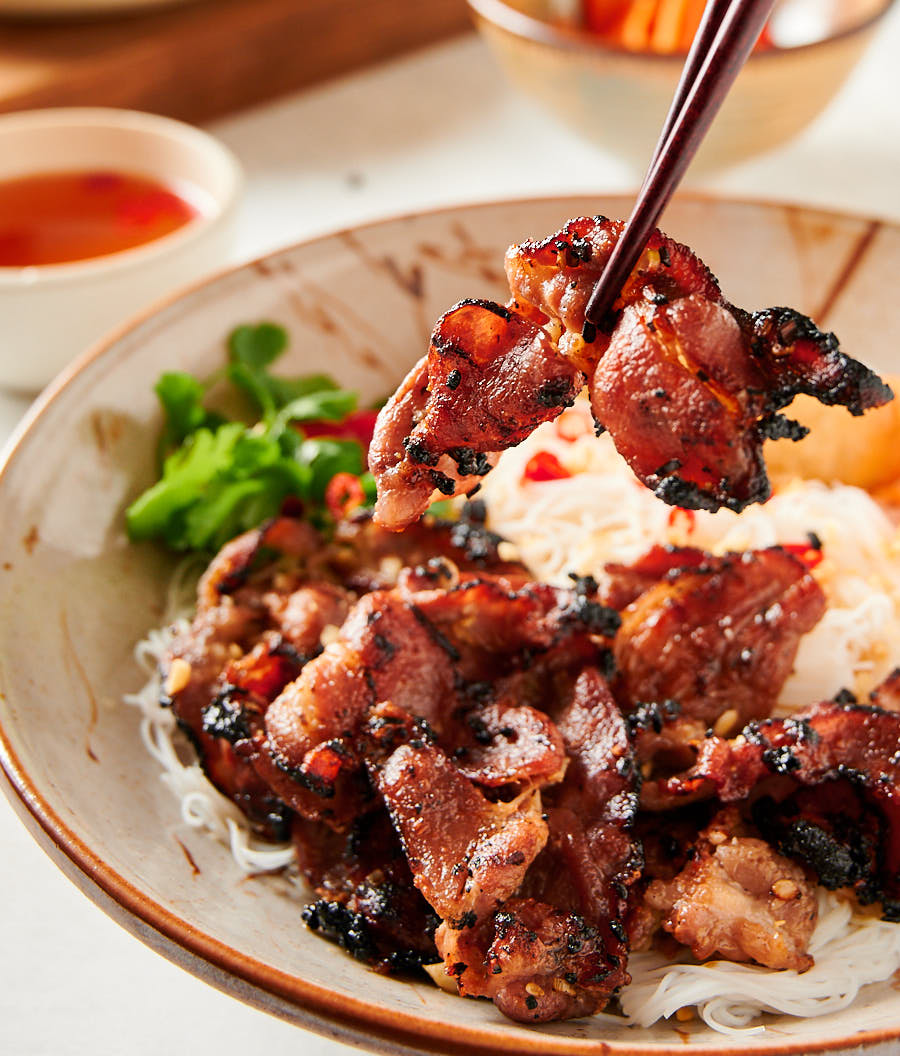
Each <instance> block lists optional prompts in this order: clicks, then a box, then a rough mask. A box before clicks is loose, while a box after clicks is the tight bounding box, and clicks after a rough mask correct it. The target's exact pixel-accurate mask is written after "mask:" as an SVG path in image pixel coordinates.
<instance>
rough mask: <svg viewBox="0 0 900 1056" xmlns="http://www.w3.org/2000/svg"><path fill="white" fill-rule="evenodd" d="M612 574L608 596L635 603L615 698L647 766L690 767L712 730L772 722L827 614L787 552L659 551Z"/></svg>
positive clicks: (628, 610)
mask: <svg viewBox="0 0 900 1056" xmlns="http://www.w3.org/2000/svg"><path fill="white" fill-rule="evenodd" d="M608 571H609V572H611V585H610V587H609V588H608V591H607V593H608V594H609V595H612V596H615V598H616V600H619V601H623V600H626V599H627V598H628V597H632V596H634V595H635V594H636V596H635V597H634V600H633V601H631V602H630V603H629V604H627V605H626V606H625V608H624V609H623V610H622V614H621V615H622V626H621V630H620V632H619V634H618V636H617V637H616V641H615V644H614V655H615V660H616V671H617V674H616V678H615V681H614V683H613V689H614V691H615V693H616V696H617V699H618V700H619V702H620V704H621V705H622V707H623V710H625V711H626V713H627V714H628V716H629V724H630V726H631V729H632V732H633V733H634V735H635V736H636V738H637V751H638V756H639V758H640V759H641V760H642V761H647V760H650V759H656V758H659V759H660V761H662V762H664V763H666V764H667V765H676V764H680V765H681V766H682V768H683V767H684V766H689V765H690V762H691V759H692V758H693V749H692V748H691V747H690V746H691V744H692V743H693V742H694V741H696V740H698V739H702V738H703V737H704V735H705V733H706V730H707V729H708V728H710V727H712V728H715V729H719V730H720V732H724V733H730V732H733V731H734V730H737V729H739V728H740V727H741V726H742V725H743V724H744V723H746V722H747V720H748V719H751V718H765V717H768V715H769V714H771V711H772V707H773V706H774V704H775V702H776V700H777V699H778V694H779V693H780V692H781V687H782V685H783V684H784V682H785V680H786V678H787V677H788V675H789V674H790V672H791V668H792V667H793V663H794V657H795V656H796V653H797V646H798V644H799V641H800V637H801V635H803V634H805V633H806V632H807V631H809V630H811V629H812V628H813V627H814V626H815V625H816V623H817V622H818V621H819V619H820V618H821V616H822V614H823V613H824V611H825V597H824V595H823V593H822V590H821V588H820V587H819V585H818V584H817V583H816V581H815V579H813V577H812V576H811V575H810V574H809V572H808V570H807V568H806V566H805V565H804V564H803V562H802V561H801V560H800V559H799V558H798V557H795V556H794V555H793V554H791V553H790V552H788V551H787V550H784V549H782V548H780V547H770V548H769V549H767V550H748V551H746V552H745V553H742V554H726V555H725V556H724V557H714V556H713V555H711V554H705V553H704V552H703V551H700V550H690V549H685V548H674V549H672V548H664V547H655V548H654V549H653V550H651V551H650V552H649V553H648V554H647V555H646V556H645V557H643V558H641V559H640V560H639V561H638V562H636V564H635V565H634V566H631V567H630V568H624V567H623V566H612V567H611V569H608ZM654 579H655V582H654ZM638 591H640V592H639V593H637V592H638Z"/></svg>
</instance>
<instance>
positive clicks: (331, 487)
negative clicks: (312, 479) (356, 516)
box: [325, 473, 366, 521]
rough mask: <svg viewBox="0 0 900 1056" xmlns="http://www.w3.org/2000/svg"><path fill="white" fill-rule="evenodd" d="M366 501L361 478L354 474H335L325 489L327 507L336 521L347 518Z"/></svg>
mask: <svg viewBox="0 0 900 1056" xmlns="http://www.w3.org/2000/svg"><path fill="white" fill-rule="evenodd" d="M365 501H366V493H365V492H364V491H363V486H362V484H360V482H359V477H354V476H353V474H352V473H335V475H334V476H333V477H332V478H331V480H329V482H328V487H327V488H326V489H325V505H326V506H327V507H328V510H329V512H330V513H331V516H332V517H334V519H335V520H336V521H339V520H340V519H341V518H342V517H347V516H348V515H349V514H351V513H352V512H353V511H354V510H355V509H356V508H357V506H362V504H363V503H364V502H365Z"/></svg>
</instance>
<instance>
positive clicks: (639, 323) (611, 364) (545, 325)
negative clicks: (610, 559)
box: [369, 217, 893, 530]
mask: <svg viewBox="0 0 900 1056" xmlns="http://www.w3.org/2000/svg"><path fill="white" fill-rule="evenodd" d="M623 227H624V225H623V224H622V223H621V222H617V221H611V220H607V219H606V218H604V217H581V218H579V219H575V220H570V221H569V223H567V224H566V225H565V227H563V228H562V230H560V231H559V232H557V233H556V234H555V235H552V236H550V237H549V238H545V239H543V240H542V241H526V242H523V243H522V244H521V245H514V246H511V247H510V249H509V250H508V252H507V254H506V272H507V276H508V279H509V284H510V290H511V292H512V299H511V300H510V301H509V303H508V304H507V305H506V306H505V307H504V306H502V305H499V304H495V303H494V302H492V301H482V300H465V301H461V302H460V303H459V304H457V305H455V306H454V307H453V308H451V309H450V310H449V311H448V312H446V313H445V314H444V315H443V316H441V318H440V319H439V320H438V322H437V325H436V326H435V329H434V333H433V335H432V338H431V347H430V348H429V351H428V354H427V355H426V356H425V357H423V358H422V359H421V360H420V361H419V362H418V363H417V364H416V365H415V366H414V367H413V369H412V370H411V371H410V373H409V374H408V375H407V377H406V379H405V380H404V381H403V383H402V384H401V386H400V387H399V389H398V390H397V392H396V393H395V394H394V396H393V397H392V398H391V399H390V400H389V401H388V403H387V404H386V405H385V407H384V408H383V409H382V411H381V413H380V414H379V416H378V422H377V424H376V427H375V436H374V439H373V442H372V446H371V449H370V453H369V465H370V468H371V470H372V473H373V474H374V476H375V479H376V482H377V485H378V501H377V504H376V507H375V518H376V521H378V522H380V523H381V524H383V525H384V526H385V527H388V528H393V529H396V530H399V529H402V528H403V527H405V526H406V525H408V524H411V523H412V522H413V521H415V520H416V519H417V518H418V517H419V516H421V514H422V513H423V512H424V511H425V510H426V509H427V508H428V506H429V504H430V503H431V502H432V501H433V500H434V499H435V498H437V497H440V496H448V495H453V494H459V493H466V494H468V493H470V492H471V491H472V490H473V489H474V488H475V487H476V486H477V484H478V483H479V480H480V478H481V477H483V476H484V475H485V474H486V473H488V472H489V471H490V469H491V468H492V466H493V464H494V463H495V462H496V460H497V457H498V455H499V453H500V452H501V451H503V450H505V449H506V448H509V447H514V446H515V445H516V444H518V443H520V442H521V441H522V440H524V439H525V437H526V436H528V435H529V433H531V432H532V431H533V430H534V429H535V428H537V426H538V425H540V424H541V423H542V422H546V421H551V420H553V419H554V418H556V417H557V415H559V414H560V413H561V411H562V410H563V409H564V408H565V407H568V406H570V405H571V404H572V402H573V401H574V399H575V397H576V396H577V395H578V393H579V392H580V391H581V389H582V387H583V386H584V385H585V384H587V385H588V386H589V390H590V397H591V407H592V410H593V414H594V418H595V421H596V423H597V428H598V432H599V431H602V430H604V429H606V430H608V431H609V433H610V436H611V437H612V439H613V442H614V443H615V445H616V448H617V450H618V451H619V453H620V454H621V455H622V456H623V457H624V458H625V460H626V461H627V462H628V464H629V465H630V466H631V468H632V469H633V470H634V472H635V474H636V475H637V477H638V478H639V479H640V480H641V481H642V482H643V483H644V484H646V485H647V487H649V488H651V489H652V490H653V492H654V493H655V494H656V495H658V496H659V497H660V498H661V499H663V500H664V501H665V502H667V503H669V504H671V505H677V506H682V507H686V508H689V509H705V510H717V509H719V508H720V507H725V508H727V509H731V510H735V511H739V510H742V509H743V508H744V507H745V506H747V505H749V504H750V503H754V502H762V501H765V499H766V498H768V496H769V492H770V488H769V481H768V477H767V475H766V469H765V464H764V462H763V458H762V448H763V443H764V441H765V440H766V439H767V438H790V439H793V440H798V439H800V438H801V437H802V436H804V435H805V433H806V430H805V429H804V428H803V427H801V426H799V425H798V424H797V423H795V422H792V421H790V420H789V419H788V418H785V417H784V416H783V415H781V414H780V413H779V412H780V411H781V410H782V409H783V408H784V407H786V406H787V405H788V404H789V403H790V402H791V400H792V399H793V398H794V397H795V396H797V395H798V394H800V393H805V394H807V395H810V396H814V397H815V398H816V399H818V400H820V401H821V402H822V403H825V404H841V405H843V406H845V407H846V408H847V409H848V410H849V411H850V413H851V414H854V415H860V414H862V413H863V412H864V411H865V410H868V409H870V408H873V407H879V406H881V405H882V404H884V403H886V402H888V401H889V400H890V399H891V398H892V395H893V394H892V393H891V390H890V388H889V387H888V386H887V385H885V384H884V382H882V381H881V379H880V378H879V377H878V376H877V375H876V374H874V373H873V372H872V371H871V370H869V369H868V368H867V367H865V366H863V365H862V364H861V363H859V362H857V361H856V360H854V359H851V358H850V357H849V356H847V355H846V354H845V353H843V352H841V351H840V349H839V348H838V343H837V340H836V338H835V336H834V335H833V334H830V333H823V332H822V331H820V330H818V329H817V327H816V326H815V324H814V323H813V322H812V321H811V320H810V319H808V318H807V317H806V316H804V315H801V314H799V313H798V312H795V311H793V310H792V309H790V308H768V309H765V310H763V311H759V312H754V313H749V312H746V311H744V310H743V309H741V308H737V307H735V306H734V305H733V304H731V303H730V302H729V301H727V300H726V299H725V298H724V297H723V296H722V293H721V291H720V289H719V284H718V282H717V280H716V279H715V277H714V276H713V275H712V273H711V272H710V271H709V269H708V268H707V267H706V266H705V265H704V264H703V263H702V261H700V260H699V259H698V258H697V257H696V256H695V254H694V253H693V252H692V251H691V250H690V249H688V248H687V247H686V246H683V245H680V244H679V243H677V242H674V241H673V240H672V239H670V238H667V237H666V236H665V235H664V234H662V233H661V232H660V231H655V232H654V233H653V234H652V236H651V237H650V239H649V241H648V242H647V245H646V247H645V249H644V252H643V254H642V256H641V258H640V260H639V261H638V263H637V265H636V267H635V268H634V270H633V271H632V273H631V275H630V277H629V279H628V281H627V282H626V283H625V286H624V288H623V289H622V291H621V294H620V296H619V298H618V300H617V301H616V302H615V305H614V308H613V311H612V313H611V317H610V319H609V325H608V327H607V331H608V332H603V331H602V330H598V329H597V328H594V327H592V326H590V325H587V326H586V325H585V308H586V306H587V303H588V300H589V299H590V296H591V293H592V292H593V290H594V287H595V285H596V283H597V280H598V279H599V277H600V275H601V273H602V271H603V268H604V265H605V264H606V261H607V260H608V259H609V256H610V253H611V252H612V249H613V247H614V246H615V245H616V242H617V241H618V239H619V237H620V236H621V234H622V231H623Z"/></svg>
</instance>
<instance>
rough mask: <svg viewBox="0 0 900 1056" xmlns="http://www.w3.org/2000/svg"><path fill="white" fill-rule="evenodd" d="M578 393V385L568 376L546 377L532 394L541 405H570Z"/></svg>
mask: <svg viewBox="0 0 900 1056" xmlns="http://www.w3.org/2000/svg"><path fill="white" fill-rule="evenodd" d="M577 395H578V386H577V385H575V384H574V383H573V382H572V381H571V380H570V379H569V378H548V380H547V381H545V382H542V384H541V385H540V386H539V387H538V389H537V391H536V392H535V394H534V397H535V399H536V400H537V402H538V403H539V404H540V405H541V407H571V406H572V404H573V403H574V402H575V397H576V396H577Z"/></svg>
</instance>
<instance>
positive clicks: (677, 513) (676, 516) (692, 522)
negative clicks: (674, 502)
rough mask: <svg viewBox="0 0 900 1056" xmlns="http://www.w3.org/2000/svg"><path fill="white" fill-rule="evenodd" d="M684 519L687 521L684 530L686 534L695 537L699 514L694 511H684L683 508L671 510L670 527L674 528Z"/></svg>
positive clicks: (677, 507) (676, 507) (678, 507)
mask: <svg viewBox="0 0 900 1056" xmlns="http://www.w3.org/2000/svg"><path fill="white" fill-rule="evenodd" d="M682 518H683V519H684V520H685V521H687V524H686V526H685V529H684V530H685V534H686V535H693V534H694V529H695V528H696V527H697V514H696V513H695V512H694V511H693V510H686V509H684V507H682V506H675V507H673V508H672V509H671V510H669V527H670V528H674V527H675V526H676V525H677V524H678V522H679V520H681V519H682Z"/></svg>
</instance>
